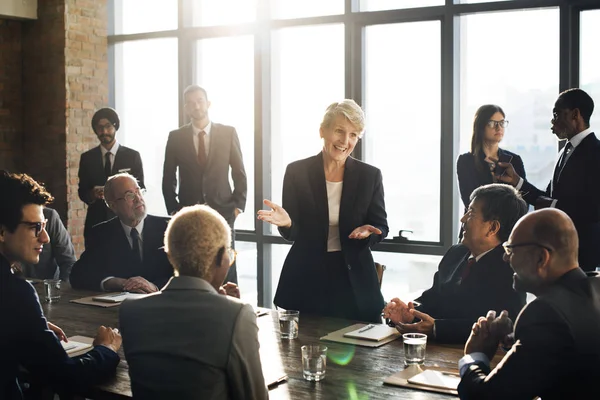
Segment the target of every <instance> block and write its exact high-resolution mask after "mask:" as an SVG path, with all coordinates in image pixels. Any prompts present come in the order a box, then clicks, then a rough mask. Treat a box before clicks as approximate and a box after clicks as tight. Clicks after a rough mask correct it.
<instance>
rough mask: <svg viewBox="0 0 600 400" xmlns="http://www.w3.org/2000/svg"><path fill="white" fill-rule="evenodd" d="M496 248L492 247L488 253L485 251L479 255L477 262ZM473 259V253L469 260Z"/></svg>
mask: <svg viewBox="0 0 600 400" xmlns="http://www.w3.org/2000/svg"><path fill="white" fill-rule="evenodd" d="M494 249H495V247H492V248H491V249H489V250H488V251H484V252H483V253H481V254H480V255H478V256H477V257H475V262H478V261H479V260H481V258H482V257H483V256H485V255H486V254H487V253H489V252H490V251H492V250H494ZM471 257H473V253H471V255H470V256H469V258H471Z"/></svg>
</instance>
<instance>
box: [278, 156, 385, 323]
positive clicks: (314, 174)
mask: <svg viewBox="0 0 600 400" xmlns="http://www.w3.org/2000/svg"><path fill="white" fill-rule="evenodd" d="M283 208H285V210H286V211H287V212H288V213H289V215H290V217H291V219H292V226H291V227H290V228H289V229H279V232H280V233H281V235H282V236H283V237H284V238H285V239H286V240H289V241H292V242H294V244H293V245H292V248H291V249H290V251H289V253H288V255H287V257H286V259H285V263H284V265H283V269H282V271H281V276H280V278H279V285H278V286H277V292H276V294H275V300H274V302H275V304H277V306H280V307H283V308H285V309H294V310H300V311H302V310H304V309H311V310H314V309H318V308H319V304H313V303H314V302H315V301H318V300H316V297H315V296H312V293H311V287H314V282H313V280H314V277H315V276H319V275H321V274H320V273H319V270H318V269H319V268H322V267H323V259H324V257H325V255H326V253H327V236H328V233H329V208H328V202H327V187H326V184H325V171H324V169H323V155H322V154H321V153H319V154H318V155H316V156H314V157H310V158H307V159H304V160H300V161H296V162H294V163H291V164H290V165H288V167H287V170H286V172H285V177H284V179H283ZM365 224H370V225H373V226H375V227H377V228H379V229H380V230H381V232H382V234H381V235H375V234H373V235H371V236H370V237H369V238H368V239H364V240H354V239H349V238H348V235H350V233H351V232H352V231H353V230H354V229H355V228H357V227H359V226H362V225H365ZM339 229H340V241H341V244H342V253H343V256H344V260H345V262H346V265H347V268H348V275H349V280H350V284H351V286H352V290H353V295H354V298H355V299H356V304H357V306H358V312H359V314H360V316H361V319H362V320H364V321H374V320H379V321H381V318H380V313H381V310H382V309H383V305H384V303H383V297H382V296H381V291H380V289H379V283H378V281H377V274H376V272H375V266H374V263H373V256H372V255H371V249H370V247H371V246H372V245H373V244H375V243H377V242H380V241H381V240H383V239H384V238H385V237H386V236H387V234H388V230H389V229H388V225H387V214H386V212H385V203H384V198H383V183H382V177H381V171H380V170H379V169H377V168H375V167H373V166H371V165H368V164H365V163H363V162H361V161H358V160H355V159H354V158H352V157H348V158H347V160H346V169H345V172H344V184H343V188H342V198H341V203H340V226H339ZM332 284H335V282H332Z"/></svg>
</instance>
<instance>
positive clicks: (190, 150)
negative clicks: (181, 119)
mask: <svg viewBox="0 0 600 400" xmlns="http://www.w3.org/2000/svg"><path fill="white" fill-rule="evenodd" d="M184 137H185V140H184V146H185V147H186V148H187V154H188V157H189V158H190V159H191V160H193V162H195V163H196V164H197V163H198V153H197V152H196V146H195V145H194V128H193V127H192V123H191V122H190V123H189V124H187V125H186V131H185V135H184Z"/></svg>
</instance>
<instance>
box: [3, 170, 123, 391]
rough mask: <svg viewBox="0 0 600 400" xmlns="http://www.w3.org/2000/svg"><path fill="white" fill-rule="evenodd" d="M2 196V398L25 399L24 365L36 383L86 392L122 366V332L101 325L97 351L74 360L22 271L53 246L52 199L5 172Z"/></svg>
mask: <svg viewBox="0 0 600 400" xmlns="http://www.w3.org/2000/svg"><path fill="white" fill-rule="evenodd" d="M0 193H2V196H0V321H2V329H0V354H1V355H2V357H0V399H3V400H5V399H6V400H12V399H21V398H22V397H23V392H22V391H21V387H20V385H19V383H18V380H17V372H18V370H19V366H23V367H25V368H26V369H27V370H28V371H29V373H30V374H31V375H32V378H33V380H34V381H35V382H40V383H42V384H48V385H51V386H52V387H53V388H54V389H55V390H58V391H80V390H84V389H85V387H86V386H88V385H93V384H97V383H100V382H102V381H103V380H106V379H107V378H109V377H110V376H111V375H113V374H114V372H115V370H116V367H117V364H118V363H119V356H118V355H117V351H118V350H119V348H120V347H121V337H120V335H119V333H118V332H117V331H116V330H113V329H110V328H106V327H103V326H102V327H100V329H99V330H98V335H97V336H96V339H95V341H94V348H93V349H92V350H91V351H90V352H88V353H87V354H85V355H83V356H81V357H76V358H70V357H69V356H68V355H67V353H66V352H65V351H64V350H63V348H62V346H61V344H60V342H59V339H58V338H57V337H56V335H55V334H54V333H53V332H52V330H51V329H50V328H49V326H48V324H47V322H46V318H45V317H44V314H43V312H42V307H41V305H40V302H39V299H38V296H37V294H36V292H35V290H34V288H33V286H31V284H29V283H28V282H27V281H25V280H24V279H22V277H21V276H20V273H19V271H18V265H19V264H20V263H29V264H36V263H37V262H38V260H39V255H40V253H41V252H42V248H43V247H44V245H46V244H47V243H48V233H47V232H46V229H45V227H46V223H45V219H46V218H45V217H44V214H43V212H42V210H43V207H44V205H46V204H47V203H49V202H50V201H52V196H51V195H50V194H49V193H48V192H46V190H45V189H44V187H42V186H41V185H39V184H38V183H37V182H35V181H34V180H33V179H31V177H29V176H27V175H24V174H8V173H5V172H2V173H0ZM56 329H58V331H60V329H59V328H56ZM60 332H62V331H60Z"/></svg>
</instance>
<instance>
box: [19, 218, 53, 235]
mask: <svg viewBox="0 0 600 400" xmlns="http://www.w3.org/2000/svg"><path fill="white" fill-rule="evenodd" d="M47 222H48V220H47V219H46V220H44V221H42V222H30V221H21V222H19V225H21V224H22V225H27V226H29V227H30V228H31V229H34V230H35V237H40V233H42V229H46V223H47Z"/></svg>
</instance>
